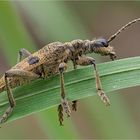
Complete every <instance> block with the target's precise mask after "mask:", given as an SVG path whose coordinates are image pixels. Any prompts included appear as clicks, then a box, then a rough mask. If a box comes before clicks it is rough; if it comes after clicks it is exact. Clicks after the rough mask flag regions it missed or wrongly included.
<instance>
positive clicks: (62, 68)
mask: <svg viewBox="0 0 140 140" xmlns="http://www.w3.org/2000/svg"><path fill="white" fill-rule="evenodd" d="M66 68H67V65H66V63H60V65H59V72H60V85H61V105H59V107H58V111H59V121H60V125H62V121H63V115H60V114H62V112H63V110H64V111H65V113H66V114H67V116H68V117H69V116H70V113H71V111H70V108H69V105H68V101H67V99H66V97H65V85H64V71H65V70H66Z"/></svg>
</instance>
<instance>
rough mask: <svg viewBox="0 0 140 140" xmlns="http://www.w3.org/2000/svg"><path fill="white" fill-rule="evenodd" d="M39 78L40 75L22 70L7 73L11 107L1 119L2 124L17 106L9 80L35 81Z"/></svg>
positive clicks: (6, 80)
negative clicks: (24, 79) (23, 79)
mask: <svg viewBox="0 0 140 140" xmlns="http://www.w3.org/2000/svg"><path fill="white" fill-rule="evenodd" d="M39 77H40V76H39V75H37V74H35V73H33V72H28V71H25V70H20V69H11V70H9V71H7V72H6V73H5V83H6V90H7V96H8V100H9V104H10V106H9V107H8V108H7V109H6V111H5V112H4V114H3V115H2V117H1V118H0V123H3V122H5V121H6V120H7V118H8V117H9V116H10V115H11V113H12V111H13V109H14V107H15V105H16V101H15V99H14V96H13V93H12V89H11V87H10V84H9V78H29V79H35V78H39Z"/></svg>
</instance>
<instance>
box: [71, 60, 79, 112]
mask: <svg viewBox="0 0 140 140" xmlns="http://www.w3.org/2000/svg"><path fill="white" fill-rule="evenodd" d="M72 62H73V68H74V70H76V69H77V64H76V60H75V59H74V60H72ZM77 102H78V100H74V101H72V110H73V111H77Z"/></svg>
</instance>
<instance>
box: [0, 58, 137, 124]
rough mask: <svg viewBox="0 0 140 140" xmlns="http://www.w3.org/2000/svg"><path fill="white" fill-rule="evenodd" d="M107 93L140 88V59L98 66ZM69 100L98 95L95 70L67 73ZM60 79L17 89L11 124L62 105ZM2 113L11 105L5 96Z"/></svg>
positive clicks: (41, 81) (2, 101) (38, 82)
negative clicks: (94, 75) (134, 87)
mask: <svg viewBox="0 0 140 140" xmlns="http://www.w3.org/2000/svg"><path fill="white" fill-rule="evenodd" d="M98 69H99V73H100V75H101V81H102V84H103V88H104V90H105V92H106V93H107V92H112V91H116V90H119V89H123V88H128V87H133V86H138V85H140V77H139V76H138V75H139V74H140V57H133V58H128V59H122V60H117V61H114V62H107V63H104V64H99V65H98ZM65 85H66V92H67V98H68V100H70V101H71V100H75V99H81V98H85V97H89V96H93V95H97V94H96V88H95V80H94V78H93V68H92V67H86V68H82V69H77V70H75V71H70V72H67V73H66V74H65ZM59 91H60V87H59V76H58V75H57V76H54V77H52V78H50V79H46V80H37V81H34V82H31V83H30V84H28V85H24V86H22V87H18V88H16V89H15V91H14V95H15V97H16V101H17V106H16V108H15V110H14V112H13V114H12V115H11V116H10V118H9V119H8V122H9V121H12V120H16V119H18V118H21V117H24V116H27V115H30V114H32V113H34V112H38V111H41V110H44V109H47V108H50V107H53V106H56V105H57V104H59V103H60V94H59ZM0 96H2V97H0V99H1V105H0V108H1V110H0V114H2V112H3V111H4V110H5V108H6V107H7V106H8V101H6V96H5V95H3V94H1V95H0Z"/></svg>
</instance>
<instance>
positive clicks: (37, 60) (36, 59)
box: [28, 56, 39, 65]
mask: <svg viewBox="0 0 140 140" xmlns="http://www.w3.org/2000/svg"><path fill="white" fill-rule="evenodd" d="M38 62H39V58H38V57H37V56H32V57H29V59H28V63H29V65H33V64H36V63H38Z"/></svg>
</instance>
